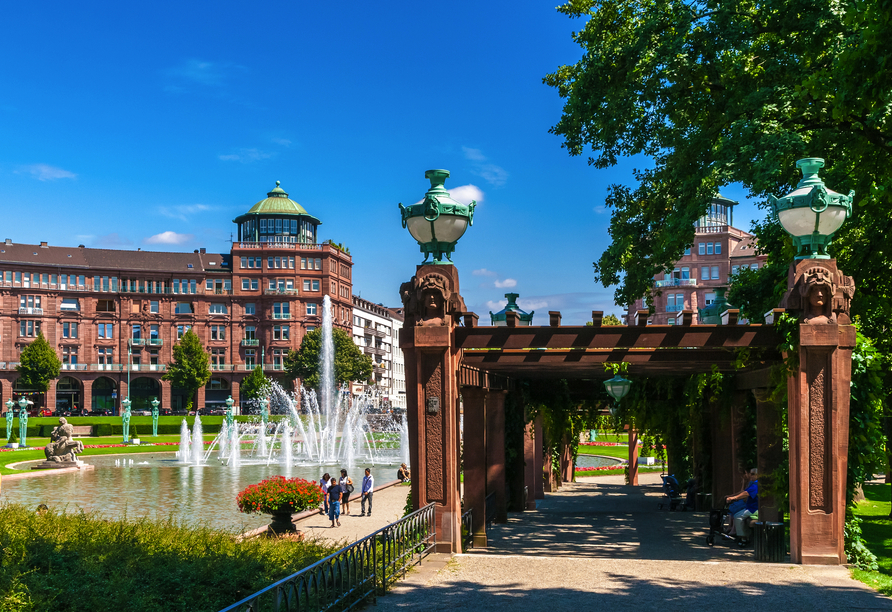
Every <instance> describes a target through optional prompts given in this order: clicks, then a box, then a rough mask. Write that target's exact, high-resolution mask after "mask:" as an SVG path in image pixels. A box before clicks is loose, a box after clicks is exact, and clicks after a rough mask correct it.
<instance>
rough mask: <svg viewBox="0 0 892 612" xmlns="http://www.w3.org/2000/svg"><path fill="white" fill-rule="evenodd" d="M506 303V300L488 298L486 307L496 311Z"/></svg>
mask: <svg viewBox="0 0 892 612" xmlns="http://www.w3.org/2000/svg"><path fill="white" fill-rule="evenodd" d="M507 304H508V300H495V301H493V300H488V301H487V302H486V307H487V308H489V309H490V311H492V312H498V311H500V310H501V309H502V308H504V307H505V306H506V305H507Z"/></svg>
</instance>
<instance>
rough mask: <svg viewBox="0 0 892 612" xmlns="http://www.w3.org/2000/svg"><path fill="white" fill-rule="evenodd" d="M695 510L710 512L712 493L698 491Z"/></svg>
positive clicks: (711, 508)
mask: <svg viewBox="0 0 892 612" xmlns="http://www.w3.org/2000/svg"><path fill="white" fill-rule="evenodd" d="M695 510H697V512H709V511H710V510H713V507H712V493H697V498H696V506H695Z"/></svg>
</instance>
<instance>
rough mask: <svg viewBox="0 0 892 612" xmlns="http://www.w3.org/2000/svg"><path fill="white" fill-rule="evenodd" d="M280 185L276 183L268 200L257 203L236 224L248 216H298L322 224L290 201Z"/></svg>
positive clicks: (267, 195) (268, 194)
mask: <svg viewBox="0 0 892 612" xmlns="http://www.w3.org/2000/svg"><path fill="white" fill-rule="evenodd" d="M279 185H280V181H276V186H275V188H274V189H273V190H272V191H270V192H269V193H267V194H266V199H263V200H260V201H259V202H257V204H255V205H254V206H252V207H251V210H249V211H248V212H246V213H245V214H244V215H240V216H239V217H238V218H237V219H236V220H235V222H236V223H238V222H240V221H241V220H243V218H244V217H245V216H246V215H297V216H302V217H309V218H310V219H312V220H313V221H315V222H316V223H317V224H321V223H322V222H321V221H319V219H317V218H316V217H314V216H312V215H311V214H310V213H308V212H307V211H306V209H305V208H304V207H303V206H301V205H300V204H298V203H297V202H295V201H294V200H292V199H290V198H289V197H288V194H287V193H285V190H284V189H282V188H281V187H280V186H279Z"/></svg>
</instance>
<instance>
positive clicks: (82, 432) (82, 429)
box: [71, 425, 93, 438]
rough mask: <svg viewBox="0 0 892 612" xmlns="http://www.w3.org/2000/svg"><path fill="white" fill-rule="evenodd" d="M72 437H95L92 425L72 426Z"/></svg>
mask: <svg viewBox="0 0 892 612" xmlns="http://www.w3.org/2000/svg"><path fill="white" fill-rule="evenodd" d="M71 428H72V430H73V431H72V434H71V435H72V436H74V437H75V438H76V437H78V436H85V437H88V438H89V437H92V436H93V426H92V425H72V426H71Z"/></svg>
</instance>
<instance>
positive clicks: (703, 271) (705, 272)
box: [700, 266, 709, 280]
mask: <svg viewBox="0 0 892 612" xmlns="http://www.w3.org/2000/svg"><path fill="white" fill-rule="evenodd" d="M700 280H709V268H707V267H706V266H703V267H702V268H700Z"/></svg>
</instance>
